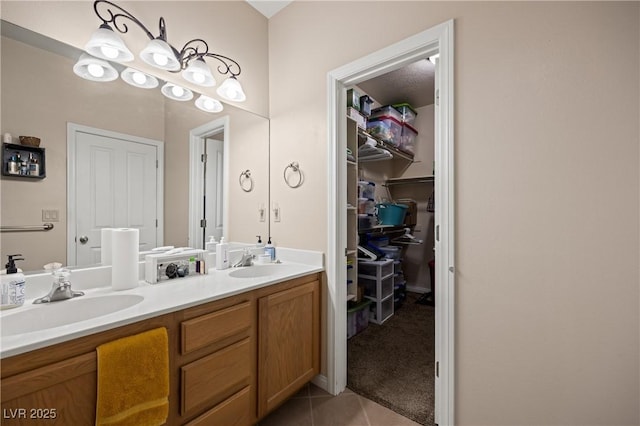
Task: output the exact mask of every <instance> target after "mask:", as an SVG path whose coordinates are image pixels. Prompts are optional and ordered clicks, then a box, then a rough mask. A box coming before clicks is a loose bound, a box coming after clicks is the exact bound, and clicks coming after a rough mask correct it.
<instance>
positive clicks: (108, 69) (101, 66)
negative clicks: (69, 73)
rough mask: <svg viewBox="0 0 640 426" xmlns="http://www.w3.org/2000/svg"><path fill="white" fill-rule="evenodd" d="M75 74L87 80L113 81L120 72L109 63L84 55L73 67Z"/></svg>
mask: <svg viewBox="0 0 640 426" xmlns="http://www.w3.org/2000/svg"><path fill="white" fill-rule="evenodd" d="M73 72H74V73H75V74H76V75H77V76H79V77H82V78H84V79H86V80H91V81H113V80H115V79H116V78H118V71H116V69H115V68H114V67H113V66H111V64H110V63H108V62H107V61H103V60H102V59H99V58H94V57H92V56H89V55H87V54H86V53H83V54H82V55H80V59H78V62H76V64H75V65H74V66H73Z"/></svg>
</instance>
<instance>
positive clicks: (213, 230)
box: [203, 138, 224, 247]
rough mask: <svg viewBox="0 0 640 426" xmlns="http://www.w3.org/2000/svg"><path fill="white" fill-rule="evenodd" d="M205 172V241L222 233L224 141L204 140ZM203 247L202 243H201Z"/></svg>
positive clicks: (217, 237) (217, 238) (218, 238)
mask: <svg viewBox="0 0 640 426" xmlns="http://www.w3.org/2000/svg"><path fill="white" fill-rule="evenodd" d="M205 153H206V159H207V161H206V162H205V169H204V170H205V172H204V209H205V211H204V218H205V220H206V222H205V223H206V226H205V227H204V230H203V232H204V235H203V236H204V237H205V238H206V239H205V241H209V236H211V235H213V236H215V237H216V240H217V241H220V238H221V237H222V235H223V232H222V231H223V226H222V224H223V211H224V206H223V199H224V198H223V189H222V187H223V183H224V179H223V176H222V173H223V171H224V169H223V161H224V142H223V141H219V140H216V139H209V138H207V139H206V140H205ZM203 247H204V245H203Z"/></svg>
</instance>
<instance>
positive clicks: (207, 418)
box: [185, 386, 251, 426]
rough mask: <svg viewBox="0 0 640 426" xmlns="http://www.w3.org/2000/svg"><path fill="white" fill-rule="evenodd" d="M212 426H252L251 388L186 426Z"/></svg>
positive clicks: (243, 390) (245, 389)
mask: <svg viewBox="0 0 640 426" xmlns="http://www.w3.org/2000/svg"><path fill="white" fill-rule="evenodd" d="M210 425H225V426H249V425H251V386H247V387H245V388H244V389H242V390H241V391H240V392H238V393H236V394H235V395H233V396H231V397H230V398H228V399H226V400H224V401H223V402H221V403H220V404H218V405H216V406H215V407H214V408H212V409H211V410H209V411H207V412H206V413H204V414H203V415H201V416H200V417H197V418H195V419H193V420H191V421H190V422H189V423H187V424H186V425H185V426H210Z"/></svg>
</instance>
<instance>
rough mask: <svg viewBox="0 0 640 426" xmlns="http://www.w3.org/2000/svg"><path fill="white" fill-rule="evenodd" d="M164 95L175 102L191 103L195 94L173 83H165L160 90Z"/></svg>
mask: <svg viewBox="0 0 640 426" xmlns="http://www.w3.org/2000/svg"><path fill="white" fill-rule="evenodd" d="M160 91H161V92H162V94H163V95H165V96H166V97H167V98H169V99H173V100H174V101H189V100H191V99H193V92H192V91H191V90H189V89H187V88H185V87H182V86H178V85H177V84H173V83H169V82H167V83H165V84H164V86H162V89H160Z"/></svg>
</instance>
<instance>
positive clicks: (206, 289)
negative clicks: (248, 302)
mask: <svg viewBox="0 0 640 426" xmlns="http://www.w3.org/2000/svg"><path fill="white" fill-rule="evenodd" d="M283 250H284V249H282V250H280V252H281V253H282V252H283ZM295 252H296V251H295V250H291V252H290V253H289V254H291V256H287V255H286V254H287V253H286V250H284V256H282V257H281V259H282V258H283V257H284V259H283V260H282V264H279V265H278V264H274V265H268V266H266V267H268V268H270V272H269V275H267V276H262V277H255V278H235V277H233V276H230V274H231V273H232V272H233V271H238V270H239V269H243V268H229V269H226V270H222V271H218V270H215V269H210V270H209V273H208V274H207V275H196V276H189V277H185V278H180V279H174V280H168V281H162V282H160V283H158V284H148V283H146V282H145V281H140V282H139V286H138V287H136V288H134V289H130V290H122V291H114V290H112V289H111V286H106V287H98V288H89V289H82V288H75V287H72V288H74V290H82V291H84V293H85V295H84V296H81V297H78V298H74V299H70V300H64V301H59V302H53V303H51V304H41V305H34V304H33V303H32V302H33V299H34V298H31V299H28V300H26V301H25V304H24V305H23V306H21V307H19V308H15V309H10V310H5V311H2V312H0V327H1V326H2V321H3V319H5V318H7V317H9V316H11V315H16V314H20V313H21V312H24V311H28V310H33V311H34V314H35V313H36V312H35V310H41V312H44V311H42V310H43V309H47V305H54V304H56V305H58V304H64V306H65V308H67V307H68V308H69V309H73V305H74V303H75V302H76V301H80V299H85V298H94V297H96V298H97V297H101V296H106V295H121V294H122V295H125V294H129V295H140V296H143V297H144V300H143V301H142V302H140V303H137V304H135V305H133V306H131V307H128V308H125V309H122V310H118V311H116V312H113V313H108V314H106V315H101V316H97V317H94V318H91V319H86V320H82V321H77V322H75V323H72V324H67V325H62V326H58V327H53V328H47V329H42V330H37V331H32V332H27V333H21V334H16V335H8V336H4V333H3V336H2V340H1V344H0V358H7V357H10V356H13V355H18V354H21V353H25V352H29V351H32V350H35V349H40V348H43V347H47V346H50V345H54V344H56V343H61V342H65V341H68V340H72V339H76V338H79V337H83V336H87V335H90V334H94V333H98V332H101V331H105V330H109V329H112V328H116V327H120V326H123V325H127V324H132V323H135V322H138V321H142V320H145V319H148V318H152V317H156V316H159V315H163V314H167V313H170V312H175V311H179V310H182V309H185V308H189V307H192V306H197V305H200V304H203V303H207V302H211V301H214V300H218V299H223V298H225V297H229V296H233V295H236V294H240V293H244V292H247V291H251V290H254V289H257V288H260V287H265V286H268V285H272V284H275V283H278V282H282V281H285V280H289V279H293V278H297V277H301V276H304V275H308V274H311V273H315V272H321V271H323V270H324V268H323V261H322V253H317V252H304V251H302V252H303V253H302V256H295ZM280 256H281V255H280V254H279V257H280ZM286 258H289V259H294V260H297V262H296V261H292V260H286ZM318 259H319V260H320V261H319V262H318ZM301 261H302V262H304V263H300V262H301ZM257 266H258V267H261V266H260V265H257ZM247 268H253V267H252V266H250V267H247ZM271 269H272V271H273V272H271ZM27 284H28V279H27ZM43 295H44V294H43ZM105 303H106V302H105ZM21 315H24V314H21Z"/></svg>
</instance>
